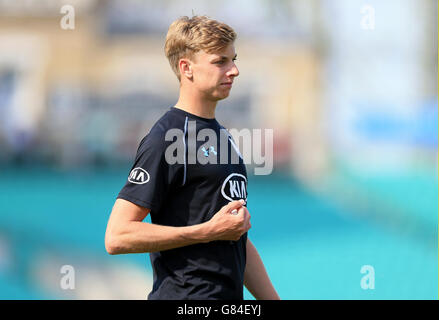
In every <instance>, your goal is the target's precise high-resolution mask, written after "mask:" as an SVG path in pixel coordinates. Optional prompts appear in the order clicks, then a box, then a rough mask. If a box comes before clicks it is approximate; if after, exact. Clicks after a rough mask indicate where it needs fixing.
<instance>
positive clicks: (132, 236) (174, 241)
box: [110, 221, 209, 254]
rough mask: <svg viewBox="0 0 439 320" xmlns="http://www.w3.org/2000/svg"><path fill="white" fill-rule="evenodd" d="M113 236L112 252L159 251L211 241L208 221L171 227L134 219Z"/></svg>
mask: <svg viewBox="0 0 439 320" xmlns="http://www.w3.org/2000/svg"><path fill="white" fill-rule="evenodd" d="M111 237H112V239H113V240H112V241H111V250H110V253H111V254H124V253H145V252H157V251H164V250H169V249H175V248H179V247H184V246H188V245H192V244H196V243H201V242H208V241H209V240H208V226H207V224H206V223H203V224H198V225H193V226H187V227H169V226H161V225H157V224H151V223H147V222H139V221H132V222H129V223H126V224H125V225H124V226H123V227H121V228H119V230H118V231H117V233H115V234H113V235H112V236H111Z"/></svg>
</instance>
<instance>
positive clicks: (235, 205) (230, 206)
mask: <svg viewBox="0 0 439 320" xmlns="http://www.w3.org/2000/svg"><path fill="white" fill-rule="evenodd" d="M244 204H245V201H244V200H242V199H241V200H236V201H231V202H229V203H228V204H227V209H226V211H227V212H229V213H232V212H234V210H235V209H236V210H237V209H239V208H241V207H242V206H243V205H244ZM233 214H236V213H233Z"/></svg>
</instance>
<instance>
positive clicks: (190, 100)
mask: <svg viewBox="0 0 439 320" xmlns="http://www.w3.org/2000/svg"><path fill="white" fill-rule="evenodd" d="M216 104H217V101H209V100H206V99H202V97H200V96H198V95H197V94H195V93H187V92H184V91H182V90H180V97H179V98H178V101H177V104H176V105H175V107H176V108H178V109H181V110H184V111H186V112H189V113H192V114H194V115H196V116H199V117H201V118H206V119H214V118H215V109H216Z"/></svg>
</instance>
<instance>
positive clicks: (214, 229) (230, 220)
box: [207, 200, 251, 241]
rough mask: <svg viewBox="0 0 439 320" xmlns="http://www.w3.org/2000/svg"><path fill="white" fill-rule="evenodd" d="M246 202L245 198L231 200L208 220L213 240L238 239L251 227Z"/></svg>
mask: <svg viewBox="0 0 439 320" xmlns="http://www.w3.org/2000/svg"><path fill="white" fill-rule="evenodd" d="M244 204H245V201H244V200H239V201H232V202H229V203H228V204H227V205H225V206H224V207H222V208H221V210H220V211H218V212H217V213H216V214H215V215H214V216H213V217H212V219H210V220H209V221H208V222H207V224H208V225H209V230H210V232H209V233H210V234H211V235H212V236H211V239H210V240H211V241H213V240H233V241H237V240H239V238H241V236H242V235H243V234H244V233H246V232H247V231H248V230H249V229H250V228H251V224H250V213H249V212H248V210H247V208H246V207H244ZM235 210H237V212H236V213H235ZM232 212H233V213H232Z"/></svg>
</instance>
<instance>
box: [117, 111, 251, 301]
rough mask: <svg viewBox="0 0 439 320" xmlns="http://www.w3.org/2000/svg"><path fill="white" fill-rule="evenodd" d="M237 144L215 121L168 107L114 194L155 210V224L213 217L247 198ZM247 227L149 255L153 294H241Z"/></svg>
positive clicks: (178, 223) (236, 296)
mask: <svg viewBox="0 0 439 320" xmlns="http://www.w3.org/2000/svg"><path fill="white" fill-rule="evenodd" d="M247 195H248V193H247V172H246V168H245V164H244V162H243V159H242V156H241V154H240V153H239V149H238V148H237V147H236V144H235V143H234V141H233V138H232V137H231V135H230V134H229V133H228V131H227V130H226V129H225V128H224V127H223V126H221V125H220V124H219V123H218V121H217V120H216V119H206V118H202V117H199V116H196V115H193V114H191V113H188V112H186V111H184V110H181V109H178V108H175V107H171V108H170V110H169V111H167V112H166V113H165V114H164V115H163V116H162V117H161V118H160V119H159V120H158V121H157V122H156V123H155V124H154V126H153V127H152V128H151V130H150V132H149V133H148V134H147V135H146V136H145V137H144V138H143V139H142V141H141V142H140V145H139V147H138V149H137V154H136V158H135V161H134V164H133V166H132V168H131V171H130V173H129V175H128V181H127V182H126V184H125V186H124V187H123V188H122V190H121V191H120V193H119V194H118V196H117V198H120V199H125V200H127V201H130V202H132V203H135V204H137V205H139V206H142V207H145V208H148V209H151V212H150V216H151V222H152V223H153V224H158V225H164V226H173V227H183V226H191V225H196V224H200V223H203V222H206V221H209V220H210V219H211V218H212V217H213V216H214V214H215V213H216V212H218V211H219V210H220V209H221V208H222V207H223V206H225V205H227V204H228V203H229V202H230V201H233V200H239V199H244V200H246V201H247ZM246 242H247V233H245V234H244V235H243V236H242V237H241V238H240V239H239V240H238V241H212V242H208V243H199V244H194V245H190V246H185V247H180V248H176V249H171V250H165V251H160V252H152V253H150V260H151V265H152V269H153V287H152V291H151V292H150V294H149V295H148V299H149V300H158V299H172V300H190V299H196V300H199V299H219V300H242V299H243V283H244V269H245V264H246Z"/></svg>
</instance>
